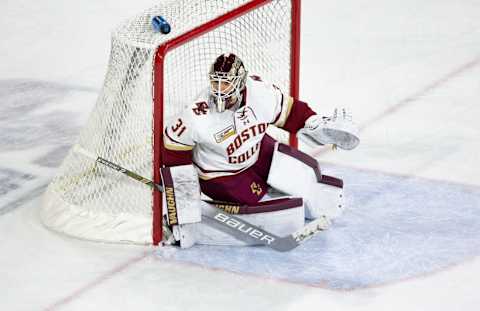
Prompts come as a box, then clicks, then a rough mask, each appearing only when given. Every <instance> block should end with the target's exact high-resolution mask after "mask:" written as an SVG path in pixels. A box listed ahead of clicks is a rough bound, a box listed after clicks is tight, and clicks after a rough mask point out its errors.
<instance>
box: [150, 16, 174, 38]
mask: <svg viewBox="0 0 480 311" xmlns="http://www.w3.org/2000/svg"><path fill="white" fill-rule="evenodd" d="M152 27H153V31H155V32H161V33H163V34H167V33H169V32H170V30H171V27H170V24H169V23H168V22H167V21H166V20H165V18H163V16H154V17H153V18H152Z"/></svg>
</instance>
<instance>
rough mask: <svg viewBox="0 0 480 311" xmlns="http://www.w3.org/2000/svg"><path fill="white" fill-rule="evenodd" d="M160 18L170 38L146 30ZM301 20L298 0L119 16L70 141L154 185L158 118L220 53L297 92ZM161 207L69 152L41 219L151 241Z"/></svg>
mask: <svg viewBox="0 0 480 311" xmlns="http://www.w3.org/2000/svg"><path fill="white" fill-rule="evenodd" d="M158 15H160V16H163V17H164V18H165V19H166V20H167V21H168V22H169V23H170V25H171V29H172V30H171V32H170V33H169V34H166V35H165V34H161V33H156V32H154V31H153V30H152V26H151V19H152V17H154V16H158ZM299 18H300V0H254V1H252V0H250V1H246V0H177V1H168V2H163V3H161V4H159V5H157V6H155V7H153V8H151V9H149V10H147V11H145V12H143V13H142V14H139V15H138V16H136V17H134V18H132V19H130V20H128V21H126V22H125V23H123V24H122V25H120V26H119V27H118V28H117V29H116V30H115V31H114V32H113V34H112V42H111V55H110V61H109V65H108V71H107V74H106V77H105V81H104V85H103V88H102V90H101V92H100V94H99V97H98V100H97V103H96V106H95V108H94V110H93V111H92V113H91V116H90V118H89V121H88V123H87V124H86V126H85V127H84V129H83V130H82V131H81V133H80V137H79V140H78V141H77V143H76V147H79V148H83V149H84V150H87V151H88V152H90V153H92V154H95V155H97V156H101V157H103V158H106V159H108V160H110V161H112V162H114V163H117V164H119V165H121V166H123V167H125V168H128V169H130V170H132V171H135V172H137V173H139V174H140V175H143V176H145V177H146V178H149V179H152V180H154V181H155V182H157V183H160V176H159V168H160V167H161V165H162V163H161V152H162V132H163V124H164V120H167V119H168V118H169V117H170V116H172V115H174V114H176V113H178V112H180V111H181V110H182V109H184V108H185V107H186V106H188V105H189V104H191V102H192V100H194V99H195V98H196V97H197V96H198V94H199V92H200V91H201V90H203V89H205V87H206V86H208V75H207V73H208V69H209V66H210V65H211V63H212V62H213V60H214V59H215V58H216V57H217V56H218V55H220V54H221V53H226V52H233V53H235V54H237V55H238V56H239V57H240V58H241V59H242V60H243V61H244V63H245V65H246V67H247V69H248V71H249V72H250V73H255V74H258V75H261V76H262V78H263V79H265V80H267V81H270V82H272V83H275V84H276V85H278V86H279V87H280V88H282V89H283V90H284V92H286V93H290V94H291V95H292V96H297V95H298V66H299V63H298V55H299V49H298V48H299V27H300V20H299ZM274 135H276V136H277V137H280V139H284V136H283V135H282V134H278V133H276V134H274ZM161 204H162V200H161V195H160V194H159V193H158V192H156V191H153V192H152V190H151V189H150V188H149V187H147V186H145V185H143V184H141V183H139V182H135V181H132V180H131V179H129V178H128V177H126V176H124V175H122V174H120V173H118V172H116V171H114V170H111V169H109V168H108V167H105V166H102V165H98V164H96V163H95V161H94V160H92V159H90V158H86V157H85V156H84V155H82V154H79V153H77V152H75V151H74V149H72V150H71V151H70V152H69V154H68V155H67V157H66V158H65V160H64V162H63V164H62V165H61V167H60V169H59V173H58V174H57V176H56V177H55V178H54V180H53V181H52V182H51V184H50V185H49V187H48V190H47V192H46V194H45V196H44V202H43V205H42V209H41V218H42V220H43V222H44V224H45V225H46V226H47V227H49V228H52V229H54V230H56V231H59V232H63V233H65V234H68V235H71V236H75V237H79V238H83V239H88V240H96V241H105V242H119V243H122V242H123V243H138V244H158V243H159V242H161V240H162V216H161V215H162V212H161V211H162V206H161Z"/></svg>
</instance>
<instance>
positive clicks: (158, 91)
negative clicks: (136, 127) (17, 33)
mask: <svg viewBox="0 0 480 311" xmlns="http://www.w3.org/2000/svg"><path fill="white" fill-rule="evenodd" d="M272 1H275V0H253V1H250V2H247V3H246V4H244V5H242V6H240V7H238V8H236V9H234V10H232V11H230V12H228V13H225V14H223V15H221V16H219V17H217V18H215V19H213V20H211V21H209V22H207V23H205V24H203V25H200V26H198V27H196V28H194V29H192V30H190V31H188V32H186V33H184V34H182V35H180V36H178V37H175V38H173V39H171V40H169V41H167V42H165V43H163V44H162V45H161V46H159V47H158V50H157V52H156V54H155V61H154V66H155V69H154V85H153V98H154V153H153V162H154V167H153V176H154V178H153V180H154V182H156V183H161V177H160V168H161V165H162V164H161V163H162V153H161V149H162V148H163V128H164V115H163V107H164V99H163V95H164V92H163V87H164V83H163V81H164V79H165V77H164V60H165V57H166V55H167V54H168V53H169V51H171V50H173V49H175V48H176V47H178V46H180V45H182V44H185V43H186V42H188V41H190V40H193V39H195V38H196V37H198V36H200V35H202V34H205V33H207V32H209V31H211V30H213V29H215V28H217V27H220V26H221V25H223V24H225V23H227V22H229V21H231V20H233V19H235V18H238V17H240V16H242V15H244V14H247V13H248V12H250V11H252V10H255V9H258V8H259V7H261V6H263V5H265V4H267V3H269V2H272ZM300 12H301V0H292V1H291V54H290V66H291V68H290V70H291V71H290V90H289V91H290V96H292V97H295V98H298V95H299V78H300V16H301V14H300ZM247 65H248V64H247ZM289 143H290V145H292V146H295V147H296V146H297V144H298V142H297V137H296V136H294V135H290V137H289ZM152 234H153V244H155V245H158V244H159V243H160V242H161V241H162V195H161V193H159V192H158V191H154V194H153V233H152Z"/></svg>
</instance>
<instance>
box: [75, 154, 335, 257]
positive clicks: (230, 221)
mask: <svg viewBox="0 0 480 311" xmlns="http://www.w3.org/2000/svg"><path fill="white" fill-rule="evenodd" d="M73 151H74V152H77V153H79V154H82V155H84V156H85V157H88V158H90V159H92V160H94V161H95V162H97V163H100V164H103V165H105V166H107V167H109V168H111V169H113V170H115V171H117V172H120V173H122V174H125V175H127V176H128V177H130V178H133V179H135V180H137V181H139V182H141V183H144V184H145V185H148V186H150V187H152V188H154V189H156V190H157V191H160V192H163V190H164V189H163V187H162V185H159V184H157V183H155V182H153V181H152V180H149V179H147V178H145V177H143V176H140V175H138V174H137V173H135V172H133V171H130V170H128V169H126V168H123V167H121V166H119V165H118V164H115V163H113V162H111V161H109V160H107V159H105V158H102V157H99V156H95V155H94V154H92V153H91V152H89V151H87V150H85V149H83V148H81V147H80V146H78V145H76V146H75V147H74V148H73ZM208 202H209V203H213V204H216V202H220V203H224V202H223V201H215V200H209V201H208ZM202 218H203V220H204V221H205V222H206V223H209V224H210V225H212V226H214V227H215V228H217V229H219V230H221V231H223V232H226V233H228V234H230V235H232V236H233V237H235V238H237V239H239V240H241V241H244V242H247V243H252V242H253V243H254V244H257V245H265V246H267V247H270V248H272V249H274V250H276V251H279V252H286V251H290V250H292V249H294V248H296V247H297V246H299V245H300V244H302V243H303V242H305V241H307V240H309V239H310V238H312V237H313V236H314V235H315V234H317V233H318V232H320V231H323V230H325V229H327V228H328V226H329V225H330V222H329V220H328V219H327V218H326V217H320V218H318V219H315V220H314V221H311V222H309V223H308V224H307V225H305V226H304V227H303V228H300V229H299V230H297V231H295V232H293V233H291V234H289V235H287V236H284V237H279V236H277V235H275V234H272V233H270V232H268V231H265V230H263V229H261V228H260V227H257V226H255V225H253V224H251V223H249V222H247V221H245V220H243V219H241V218H239V217H236V216H233V215H232V214H228V213H226V212H224V211H222V210H217V209H210V210H206V211H205V212H203V213H202Z"/></svg>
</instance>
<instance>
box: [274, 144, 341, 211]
mask: <svg viewBox="0 0 480 311" xmlns="http://www.w3.org/2000/svg"><path fill="white" fill-rule="evenodd" d="M292 172H295V173H294V174H292ZM292 179H295V180H292ZM267 183H268V184H269V185H270V186H272V187H274V188H276V189H278V190H280V191H282V192H285V193H287V194H289V195H292V196H298V197H301V198H303V201H304V205H305V217H306V218H308V219H316V218H319V217H321V216H327V217H328V218H329V219H333V218H335V217H338V216H339V215H340V214H341V213H342V211H343V209H344V198H343V181H342V180H341V179H338V178H335V177H331V176H327V175H322V174H321V172H320V167H319V165H318V162H317V160H315V159H314V158H312V157H310V156H309V155H307V154H305V153H303V152H301V151H299V150H297V149H294V148H292V147H290V146H287V145H284V144H281V143H279V144H277V146H276V148H275V152H274V154H273V158H272V165H271V167H270V173H269V175H268V180H267Z"/></svg>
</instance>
